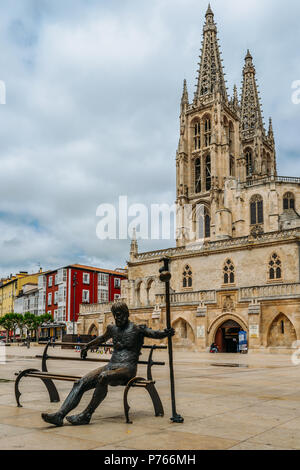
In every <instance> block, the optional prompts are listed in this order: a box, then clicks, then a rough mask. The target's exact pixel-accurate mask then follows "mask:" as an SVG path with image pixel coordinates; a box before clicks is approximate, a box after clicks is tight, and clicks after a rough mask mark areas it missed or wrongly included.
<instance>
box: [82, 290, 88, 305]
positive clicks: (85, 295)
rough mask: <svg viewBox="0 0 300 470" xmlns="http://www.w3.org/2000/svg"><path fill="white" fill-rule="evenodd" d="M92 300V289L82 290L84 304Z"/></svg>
mask: <svg viewBox="0 0 300 470" xmlns="http://www.w3.org/2000/svg"><path fill="white" fill-rule="evenodd" d="M89 301H90V291H89V290H83V291H82V303H83V304H88V303H89Z"/></svg>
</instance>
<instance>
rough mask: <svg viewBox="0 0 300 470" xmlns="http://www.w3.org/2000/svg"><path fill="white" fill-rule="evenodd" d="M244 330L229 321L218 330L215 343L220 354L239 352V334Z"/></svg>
mask: <svg viewBox="0 0 300 470" xmlns="http://www.w3.org/2000/svg"><path fill="white" fill-rule="evenodd" d="M242 330H243V328H242V327H241V326H240V325H239V324H238V323H237V322H235V321H233V320H228V321H226V322H225V323H223V325H221V326H220V328H219V329H218V330H217V333H216V337H215V343H216V345H217V346H218V350H219V352H220V353H238V352H239V332H240V331H242Z"/></svg>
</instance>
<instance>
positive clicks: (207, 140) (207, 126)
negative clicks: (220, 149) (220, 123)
mask: <svg viewBox="0 0 300 470" xmlns="http://www.w3.org/2000/svg"><path fill="white" fill-rule="evenodd" d="M204 141H205V147H209V146H210V144H211V120H210V119H209V118H207V119H205V122H204Z"/></svg>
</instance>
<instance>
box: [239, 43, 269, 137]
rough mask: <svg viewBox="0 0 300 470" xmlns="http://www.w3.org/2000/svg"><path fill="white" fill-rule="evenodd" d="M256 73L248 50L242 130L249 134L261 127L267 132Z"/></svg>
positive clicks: (244, 80)
mask: <svg viewBox="0 0 300 470" xmlns="http://www.w3.org/2000/svg"><path fill="white" fill-rule="evenodd" d="M255 74H256V70H255V67H254V65H253V58H252V55H251V54H250V52H249V50H248V52H247V55H246V57H245V66H244V70H243V75H244V79H243V89H242V102H241V130H242V132H246V133H247V134H254V133H255V131H256V130H257V129H260V130H261V131H262V133H263V134H265V129H264V124H263V118H262V111H261V105H260V101H259V93H258V88H257V84H256V79H255Z"/></svg>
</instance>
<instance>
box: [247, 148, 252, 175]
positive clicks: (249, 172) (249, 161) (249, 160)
mask: <svg viewBox="0 0 300 470" xmlns="http://www.w3.org/2000/svg"><path fill="white" fill-rule="evenodd" d="M252 158H253V157H252V150H250V149H249V150H247V151H246V173H247V176H252V172H253V160H252Z"/></svg>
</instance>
